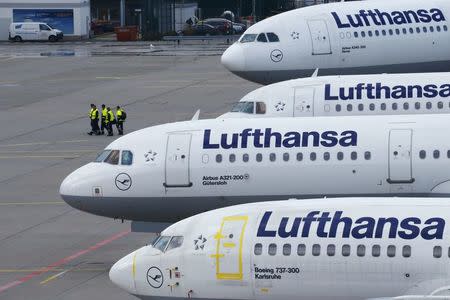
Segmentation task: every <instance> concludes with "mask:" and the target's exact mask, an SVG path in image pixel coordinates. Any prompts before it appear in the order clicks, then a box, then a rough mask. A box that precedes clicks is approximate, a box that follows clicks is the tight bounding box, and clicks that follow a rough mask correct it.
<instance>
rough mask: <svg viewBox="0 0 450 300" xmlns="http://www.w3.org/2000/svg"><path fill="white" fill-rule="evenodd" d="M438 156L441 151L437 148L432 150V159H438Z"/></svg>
mask: <svg viewBox="0 0 450 300" xmlns="http://www.w3.org/2000/svg"><path fill="white" fill-rule="evenodd" d="M439 156H441V153H440V152H439V150H434V151H433V158H434V159H438V158H439Z"/></svg>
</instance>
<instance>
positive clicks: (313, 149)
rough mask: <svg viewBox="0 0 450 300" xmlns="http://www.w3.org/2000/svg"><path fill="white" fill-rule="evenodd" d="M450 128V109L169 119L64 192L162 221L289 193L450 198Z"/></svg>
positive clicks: (101, 209)
mask: <svg viewBox="0 0 450 300" xmlns="http://www.w3.org/2000/svg"><path fill="white" fill-rule="evenodd" d="M449 128H450V118H449V117H448V115H416V116H376V117H375V116H374V117H371V118H367V117H364V116H360V117H347V118H337V117H326V118H320V117H319V118H272V119H248V120H242V119H211V120H200V121H188V122H179V123H172V124H165V125H160V126H155V127H149V128H146V129H142V130H139V131H136V132H134V133H131V134H128V135H126V136H124V137H121V138H119V139H117V140H116V141H114V142H113V143H111V144H110V145H109V146H108V147H107V148H106V149H108V151H112V150H115V151H113V152H116V153H117V161H113V160H111V159H106V160H103V159H102V161H103V162H97V163H90V164H87V165H85V166H83V167H81V168H80V169H78V170H76V171H74V172H73V173H72V174H71V175H69V176H68V177H67V178H66V179H65V180H64V182H63V183H62V184H61V189H60V193H61V195H62V197H63V199H64V200H65V201H66V202H67V203H69V204H70V205H72V206H74V207H76V208H78V209H81V210H84V211H87V212H91V213H94V214H98V215H103V216H108V217H114V218H124V219H131V220H139V221H156V222H173V221H177V220H179V219H182V218H185V217H188V216H191V215H194V214H196V213H199V212H203V211H207V210H210V209H214V208H218V207H224V206H228V205H233V204H241V203H248V202H254V201H264V200H276V199H280V198H281V199H283V198H288V197H297V198H308V197H309V198H314V197H323V196H328V197H331V196H338V197H343V196H358V195H365V196H383V195H384V196H385V195H397V196H411V195H414V196H427V197H428V196H443V197H448V196H450V172H449V170H450V158H449V157H450V139H449V133H448V132H449V131H448V129H449ZM126 151H129V152H131V153H132V154H133V160H132V163H131V164H130V165H125V163H124V158H123V157H124V156H125V155H126V153H127V152H126ZM119 153H120V154H119ZM112 156H113V157H115V155H112ZM120 156H122V160H120V159H119V157H120ZM127 161H128V162H129V160H127Z"/></svg>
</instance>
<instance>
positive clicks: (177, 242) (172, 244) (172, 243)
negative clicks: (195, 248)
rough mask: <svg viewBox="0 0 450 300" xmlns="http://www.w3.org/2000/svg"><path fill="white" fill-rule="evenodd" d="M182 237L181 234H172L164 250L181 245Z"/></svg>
mask: <svg viewBox="0 0 450 300" xmlns="http://www.w3.org/2000/svg"><path fill="white" fill-rule="evenodd" d="M183 240H184V238H183V237H182V236H174V237H172V239H171V240H170V243H169V246H167V249H166V251H169V250H172V249H175V248H178V247H181V245H183Z"/></svg>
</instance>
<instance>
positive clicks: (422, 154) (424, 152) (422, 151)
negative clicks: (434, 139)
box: [419, 150, 427, 159]
mask: <svg viewBox="0 0 450 300" xmlns="http://www.w3.org/2000/svg"><path fill="white" fill-rule="evenodd" d="M419 157H420V158H421V159H425V158H426V157H427V152H426V151H425V150H420V152H419Z"/></svg>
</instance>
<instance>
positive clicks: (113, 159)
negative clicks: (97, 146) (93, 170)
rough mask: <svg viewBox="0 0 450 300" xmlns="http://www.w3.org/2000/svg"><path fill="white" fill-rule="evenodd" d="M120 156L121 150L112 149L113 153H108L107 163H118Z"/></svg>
mask: <svg viewBox="0 0 450 300" xmlns="http://www.w3.org/2000/svg"><path fill="white" fill-rule="evenodd" d="M119 158H120V151H119V150H112V151H111V153H110V154H109V155H108V157H107V158H106V159H105V163H108V164H111V165H118V164H119Z"/></svg>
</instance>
